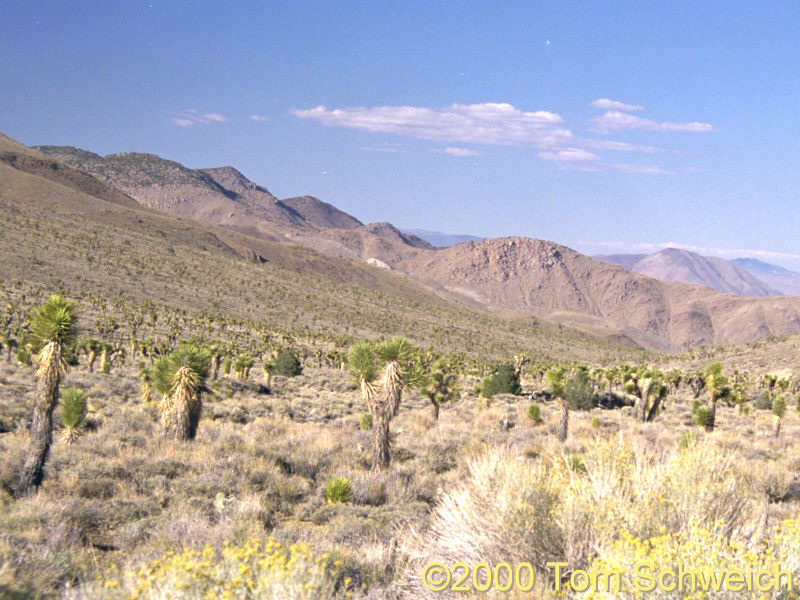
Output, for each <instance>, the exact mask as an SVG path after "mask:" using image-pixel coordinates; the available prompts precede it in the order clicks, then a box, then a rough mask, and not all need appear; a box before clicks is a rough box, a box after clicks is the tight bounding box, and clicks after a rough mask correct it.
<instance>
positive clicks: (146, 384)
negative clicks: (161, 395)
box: [139, 361, 153, 404]
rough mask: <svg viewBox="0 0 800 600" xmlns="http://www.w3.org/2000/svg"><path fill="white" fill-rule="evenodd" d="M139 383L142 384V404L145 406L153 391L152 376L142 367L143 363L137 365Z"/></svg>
mask: <svg viewBox="0 0 800 600" xmlns="http://www.w3.org/2000/svg"><path fill="white" fill-rule="evenodd" d="M139 381H140V382H141V384H142V404H147V403H148V402H150V392H152V391H153V374H152V372H151V371H150V369H148V368H147V367H145V366H144V361H142V362H141V363H140V364H139Z"/></svg>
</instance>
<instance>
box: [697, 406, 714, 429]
mask: <svg viewBox="0 0 800 600" xmlns="http://www.w3.org/2000/svg"><path fill="white" fill-rule="evenodd" d="M694 422H695V423H697V425H698V426H699V427H702V428H703V429H706V430H708V429H710V428H711V409H710V408H706V407H705V406H701V407H699V408H698V409H697V410H696V411H695V413H694Z"/></svg>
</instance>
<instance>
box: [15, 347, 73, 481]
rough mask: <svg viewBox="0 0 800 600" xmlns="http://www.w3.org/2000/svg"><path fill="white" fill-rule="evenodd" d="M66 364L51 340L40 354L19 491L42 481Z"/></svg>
mask: <svg viewBox="0 0 800 600" xmlns="http://www.w3.org/2000/svg"><path fill="white" fill-rule="evenodd" d="M63 372H64V365H63V362H62V359H61V345H60V344H59V343H58V342H50V343H49V344H47V346H45V348H44V350H43V351H42V354H41V362H40V365H39V370H38V371H37V375H38V377H39V381H38V383H37V386H36V392H37V394H36V395H37V399H36V403H35V404H34V406H33V420H32V422H31V438H30V445H29V448H28V454H27V456H26V457H25V462H24V463H23V464H22V469H21V470H20V477H19V483H18V484H17V493H18V494H23V493H25V492H27V491H28V490H29V489H30V488H32V487H36V486H38V485H39V484H40V483H41V482H42V476H43V473H44V462H45V460H46V459H47V453H48V452H49V450H50V444H51V443H52V441H53V409H54V408H55V406H56V403H57V402H58V386H59V384H60V383H61V375H62V373H63Z"/></svg>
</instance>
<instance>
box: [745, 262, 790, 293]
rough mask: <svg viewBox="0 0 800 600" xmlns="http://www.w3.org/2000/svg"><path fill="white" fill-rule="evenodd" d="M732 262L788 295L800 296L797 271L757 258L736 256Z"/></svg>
mask: <svg viewBox="0 0 800 600" xmlns="http://www.w3.org/2000/svg"><path fill="white" fill-rule="evenodd" d="M731 262H732V263H734V264H736V265H737V266H739V267H741V268H742V269H745V270H746V271H749V272H750V273H752V274H753V275H755V276H756V277H758V278H759V279H760V280H762V281H763V282H764V283H766V284H767V285H769V286H771V287H773V288H775V289H776V290H779V291H780V292H781V293H783V294H786V295H787V296H800V273H797V272H796V271H790V270H789V269H784V268H783V267H779V266H778V265H773V264H770V263H766V262H764V261H761V260H757V259H755V258H734V259H733V260H732V261H731Z"/></svg>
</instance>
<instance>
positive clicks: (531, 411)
mask: <svg viewBox="0 0 800 600" xmlns="http://www.w3.org/2000/svg"><path fill="white" fill-rule="evenodd" d="M540 413H541V411H540V410H539V405H538V404H536V403H535V402H531V403H530V404H529V405H528V418H529V419H530V420H531V421H533V422H534V423H536V424H539V423H541V422H542V417H541V414H540Z"/></svg>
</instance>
